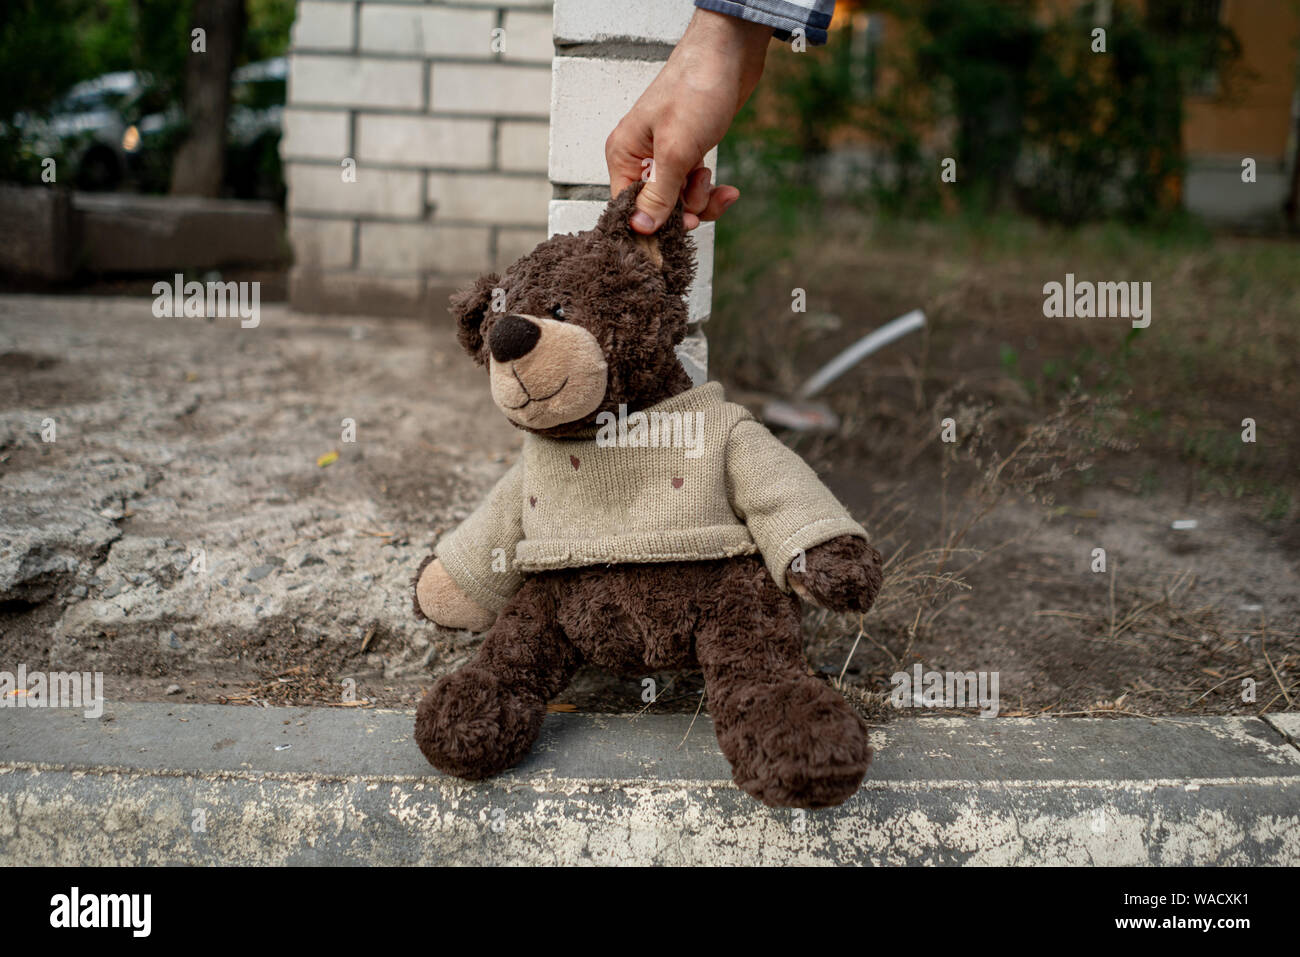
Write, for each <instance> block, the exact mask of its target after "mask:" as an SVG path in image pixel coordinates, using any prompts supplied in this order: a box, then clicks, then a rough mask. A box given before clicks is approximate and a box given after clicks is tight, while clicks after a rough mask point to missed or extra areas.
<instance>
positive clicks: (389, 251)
mask: <svg viewBox="0 0 1300 957" xmlns="http://www.w3.org/2000/svg"><path fill="white" fill-rule="evenodd" d="M553 50H554V47H553V44H552V40H551V3H550V0H448V2H441V0H432V2H410V0H299V2H298V5H297V20H296V22H295V23H294V27H293V33H292V49H291V52H290V70H289V102H288V105H287V108H286V110H285V119H284V135H283V137H282V140H281V156H282V157H283V160H284V163H285V179H286V183H287V185H288V189H289V196H288V203H287V206H288V214H289V240H290V242H291V244H292V245H293V247H294V255H295V267H294V274H293V275H292V276H291V277H290V296H291V298H292V299H293V301H294V302H299V303H302V304H303V306H304V308H312V309H320V308H338V309H343V310H355V309H361V310H364V309H366V308H376V309H381V310H383V311H393V310H396V311H406V312H412V313H427V311H428V310H430V309H433V310H434V311H436V312H441V310H442V308H443V303H442V302H441V301H440V302H431V301H429V297H430V296H431V295H436V296H437V297H438V298H439V299H441V298H443V297H445V295H446V292H447V288H448V287H449V286H450V285H452V284H454V283H459V282H462V281H463V280H465V279H467V278H470V277H473V276H475V275H478V274H479V273H482V272H486V271H488V270H489V269H493V268H497V267H498V266H500V265H502V264H503V263H509V262H511V261H513V260H514V259H517V258H518V257H519V256H521V255H523V254H524V253H525V252H527V251H528V250H529V249H531V248H532V247H533V246H534V245H536V243H537V242H538V241H540V240H541V239H543V238H544V237H545V233H546V207H547V203H548V202H549V200H550V197H551V187H550V184H549V183H548V182H547V180H546V166H547V154H548V149H549V137H548V130H549V125H548V119H549V116H550V84H551V56H552V53H553ZM345 159H347V160H351V161H353V162H354V164H355V169H356V182H353V183H349V182H344V181H343V177H342V172H343V166H342V165H341V164H342V163H343V161H344V160H345ZM367 290H371V291H372V294H368V293H367Z"/></svg>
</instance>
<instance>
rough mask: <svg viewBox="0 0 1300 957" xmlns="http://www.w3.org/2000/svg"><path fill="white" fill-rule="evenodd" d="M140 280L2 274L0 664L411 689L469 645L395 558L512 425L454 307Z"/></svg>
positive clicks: (475, 479) (282, 697)
mask: <svg viewBox="0 0 1300 957" xmlns="http://www.w3.org/2000/svg"><path fill="white" fill-rule="evenodd" d="M151 302H152V301H151V300H149V299H126V298H123V299H87V298H57V297H26V296H21V297H19V296H0V529H3V530H4V535H3V536H2V537H0V669H7V670H10V671H12V670H13V669H14V667H15V666H16V664H18V663H19V662H25V663H26V664H27V665H28V667H29V668H36V667H45V668H47V669H49V670H57V669H60V668H75V669H77V670H96V671H103V672H104V673H105V682H106V688H105V693H106V695H107V696H108V697H109V698H110V699H113V700H123V699H141V698H144V699H148V698H153V699H155V700H156V699H158V698H160V697H163V696H164V695H165V693H166V690H167V688H168V687H170V686H171V685H173V684H178V685H179V686H180V689H179V692H178V693H179V694H180V695H182V696H184V697H188V698H189V699H190V700H200V701H216V700H220V697H219V696H222V695H227V696H234V695H239V694H244V695H251V696H252V697H254V698H258V699H263V700H272V701H290V702H292V701H307V700H316V701H320V700H324V701H329V700H338V698H339V696H340V695H341V693H342V692H341V688H340V684H341V680H342V679H343V678H347V677H351V678H353V679H354V680H355V681H356V682H357V693H358V694H359V695H361V696H369V697H372V698H374V699H376V700H379V701H382V702H385V703H389V704H406V703H409V702H411V701H412V700H413V699H414V697H415V696H416V695H417V694H418V692H419V687H418V685H419V683H420V681H421V680H422V681H423V683H424V684H426V685H427V683H428V674H429V669H430V668H431V667H432V668H450V667H453V666H455V665H456V664H457V663H458V662H459V661H460V660H461V659H463V658H464V657H465V656H466V655H467V654H468V653H469V651H470V650H471V645H470V639H469V638H468V636H467V635H461V636H456V635H449V634H445V633H438V632H436V631H435V630H434V629H433V628H431V627H430V626H427V625H420V624H419V623H417V622H416V621H414V620H413V618H412V616H411V614H410V597H409V596H410V592H409V588H408V581H409V578H410V576H411V574H412V573H413V572H414V570H415V568H416V566H417V565H418V563H419V561H420V559H421V558H422V557H423V556H424V555H425V554H427V551H428V546H429V543H431V542H432V541H433V539H434V538H435V537H436V534H437V532H438V530H439V529H441V528H445V527H448V526H450V525H451V524H454V523H455V522H456V521H459V519H460V518H462V517H463V516H464V515H465V514H467V513H468V511H469V510H470V509H471V508H472V507H473V506H474V505H475V504H477V501H478V499H479V497H480V496H481V494H482V490H483V489H484V488H486V487H488V486H489V485H490V483H491V482H492V481H494V480H495V478H496V477H497V476H498V475H499V474H500V473H501V472H503V471H504V469H505V467H506V465H505V462H506V456H507V455H510V454H513V451H514V449H515V448H516V447H517V446H518V443H519V435H518V433H517V432H516V431H515V430H514V429H512V428H510V426H509V425H508V424H507V423H506V422H505V421H504V419H503V418H502V417H501V416H499V415H494V414H492V413H491V407H490V400H489V398H488V393H487V387H486V382H484V381H483V380H482V378H481V374H479V373H478V371H477V370H476V368H475V367H474V366H473V364H472V363H471V362H470V361H469V360H468V359H467V358H466V357H464V356H463V355H462V354H460V353H459V351H458V350H456V349H455V344H454V337H453V334H452V331H451V327H450V320H449V319H447V318H445V317H442V316H438V317H434V318H432V319H430V320H429V321H426V322H415V321H401V320H392V319H384V320H366V319H357V320H347V319H329V320H322V319H315V318H311V317H302V316H297V315H291V314H289V313H288V312H287V311H286V310H285V309H284V308H282V307H279V306H267V307H264V308H263V309H262V315H261V322H260V324H259V325H258V326H257V327H256V328H247V329H245V328H241V327H240V324H239V321H238V320H237V319H219V320H215V321H206V320H202V319H158V318H154V316H153V314H152V311H151V308H150V307H151ZM344 419H351V420H354V421H355V426H356V441H355V442H352V443H348V442H344V441H342V438H343V437H342V431H343V428H344V423H343V420H344ZM51 423H52V424H53V427H54V430H55V431H54V433H53V439H54V441H45V440H44V439H45V438H46V437H47V436H43V435H42V431H43V429H46V428H47V427H48V426H49V425H50V424H51ZM332 451H337V452H338V454H339V458H338V460H337V462H335V463H334V464H332V465H327V466H324V467H321V466H318V465H317V460H318V458H319V457H320V456H322V455H325V454H327V453H330V452H332ZM200 553H201V555H202V561H201V563H196V561H195V556H197V555H199V554H200ZM367 636H369V640H367ZM363 645H364V646H365V652H364V653H363V652H362V647H363Z"/></svg>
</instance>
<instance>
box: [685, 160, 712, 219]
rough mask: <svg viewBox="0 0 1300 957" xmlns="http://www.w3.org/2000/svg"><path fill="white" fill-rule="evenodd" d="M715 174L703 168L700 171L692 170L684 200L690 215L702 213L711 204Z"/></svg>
mask: <svg viewBox="0 0 1300 957" xmlns="http://www.w3.org/2000/svg"><path fill="white" fill-rule="evenodd" d="M712 185H713V173H712V172H710V171H709V169H708V168H707V167H704V166H701V167H700V168H699V169H694V170H691V175H690V176H688V177H686V190H685V195H684V196H683V198H682V205H683V206H684V207H685V208H686V211H687V212H689V213H702V212H703V211H704V207H705V206H707V205H708V203H709V193H710V192H712V190H711V187H712Z"/></svg>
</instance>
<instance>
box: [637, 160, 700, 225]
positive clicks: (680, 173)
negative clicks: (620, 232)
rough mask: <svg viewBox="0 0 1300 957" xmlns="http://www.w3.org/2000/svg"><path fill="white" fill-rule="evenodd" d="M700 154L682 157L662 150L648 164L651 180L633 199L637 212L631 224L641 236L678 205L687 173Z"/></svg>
mask: <svg viewBox="0 0 1300 957" xmlns="http://www.w3.org/2000/svg"><path fill="white" fill-rule="evenodd" d="M698 159H699V157H692V158H691V159H685V158H684V156H683V154H681V153H675V152H670V151H668V150H661V151H660V153H659V154H658V155H656V156H655V161H654V165H652V166H651V167H650V179H649V180H648V181H647V182H646V184H645V186H644V187H643V188H642V190H641V194H640V195H639V196H637V198H636V208H637V212H636V213H634V214H633V215H632V219H631V225H632V228H633V229H634V230H636V231H637V232H638V233H641V234H643V235H646V236H648V235H650V234H651V233H653V232H654V231H655V230H657V229H658V228H659V227H660V226H662V225H663V224H664V223H665V222H666V221H667V219H668V214H669V213H671V212H672V211H673V208H674V207H675V206H676V205H677V200H678V199H679V198H680V196H681V192H682V185H683V184H684V183H685V182H686V175H687V174H688V173H689V172H690V171H691V170H692V169H693V168H694V166H695V163H696V161H697V160H698Z"/></svg>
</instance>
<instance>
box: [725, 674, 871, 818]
mask: <svg viewBox="0 0 1300 957" xmlns="http://www.w3.org/2000/svg"><path fill="white" fill-rule="evenodd" d="M709 698H710V703H709V710H710V711H711V712H712V713H713V718H714V726H715V728H716V729H717V733H718V743H719V744H720V745H721V747H722V753H723V754H725V755H726V756H727V760H728V761H730V762H731V768H732V772H733V780H734V781H735V782H736V786H737V787H739V788H740V789H741V790H743V791H745V792H746V793H748V794H750V795H752V796H754V797H756V798H758V800H760V801H762V802H763V803H764V804H767V805H769V806H771V807H802V808H818V807H832V806H834V805H836V804H842V803H843V802H844V801H846V800H848V799H849V798H850V797H852V796H853V794H854V792H856V791H857V789H858V785H860V784H861V783H862V778H863V776H864V775H865V774H866V773H867V766H868V765H869V764H870V763H871V747H870V746H869V745H868V743H867V727H866V725H865V724H864V723H863V721H862V719H861V718H859V717H858V715H857V713H856V712H855V711H854V710H853V708H852V707H850V706H849V703H848V702H847V701H845V700H844V698H843V696H841V695H840V694H839V693H838V692H837V691H836V690H835V689H834V688H832V687H831V686H830V685H828V684H826V683H825V682H823V681H819V680H817V679H816V678H813V677H810V676H808V675H805V674H795V675H791V676H789V677H780V676H776V675H765V676H762V677H756V678H754V679H752V680H744V679H739V680H737V682H736V684H735V686H733V687H729V688H727V689H726V690H725V693H723V694H721V695H718V696H717V697H716V698H715V694H714V692H713V691H710V695H709Z"/></svg>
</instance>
